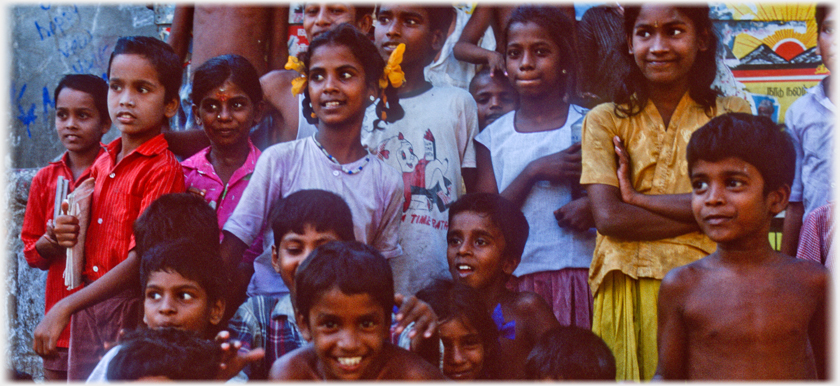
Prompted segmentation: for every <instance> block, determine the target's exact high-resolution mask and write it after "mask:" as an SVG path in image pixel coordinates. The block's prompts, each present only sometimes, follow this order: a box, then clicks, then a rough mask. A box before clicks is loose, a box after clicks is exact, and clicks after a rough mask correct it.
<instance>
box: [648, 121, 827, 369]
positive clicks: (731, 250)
mask: <svg viewBox="0 0 840 386" xmlns="http://www.w3.org/2000/svg"><path fill="white" fill-rule="evenodd" d="M686 156H687V158H688V170H689V174H690V178H691V185H692V189H693V190H692V193H691V207H692V211H693V213H694V217H695V219H696V220H697V222H698V223H699V225H700V228H701V230H702V231H703V233H705V234H706V235H707V236H708V237H709V238H711V239H712V240H713V241H715V242H716V243H717V251H715V252H714V253H712V254H711V255H709V256H706V257H704V258H702V259H700V260H698V261H696V262H693V263H690V264H688V265H684V266H681V267H678V268H675V269H673V270H671V271H670V272H668V274H667V275H665V278H664V279H663V281H662V285H661V287H660V290H659V302H658V315H659V322H658V349H659V365H658V368H657V371H656V374H657V376H658V377H661V378H664V379H669V380H670V379H705V380H712V379H715V380H736V379H739V380H740V379H745V380H746V379H751V380H759V379H763V380H793V379H800V380H801V379H827V373H826V371H827V363H828V360H827V357H828V347H827V344H828V341H827V340H828V339H827V334H826V332H827V331H826V330H827V326H828V322H827V320H826V319H827V316H826V315H827V314H826V312H827V310H826V308H827V297H828V286H829V275H828V272H827V270H826V269H825V268H824V267H822V266H820V265H819V264H817V263H813V262H809V261H803V260H798V259H793V258H791V257H790V256H786V255H784V254H782V253H779V252H776V251H774V250H773V248H772V247H771V246H770V241H769V239H768V237H767V235H768V232H769V229H770V221H771V220H772V218H773V217H774V216H775V215H776V214H777V213H779V212H781V211H782V210H784V209H785V207H786V206H787V204H788V197H789V195H790V183H791V181H792V180H793V175H794V161H795V153H794V149H793V143H792V141H791V140H790V137H789V136H788V135H787V133H785V132H783V131H782V130H781V129H780V127H779V126H778V125H776V124H775V123H773V121H771V120H770V119H768V118H766V117H756V116H752V115H750V114H744V113H731V114H726V115H722V116H719V117H717V118H714V119H712V120H711V121H709V122H708V123H707V124H706V125H704V126H703V127H701V128H700V129H698V130H697V131H695V132H694V133H693V134H692V136H691V140H690V141H689V143H688V148H687V154H686Z"/></svg>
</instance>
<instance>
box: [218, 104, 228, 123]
mask: <svg viewBox="0 0 840 386" xmlns="http://www.w3.org/2000/svg"><path fill="white" fill-rule="evenodd" d="M230 117H231V114H230V107H229V106H228V105H227V103H222V104H221V106H220V107H219V114H218V115H217V116H216V119H219V120H223V121H227V120H230Z"/></svg>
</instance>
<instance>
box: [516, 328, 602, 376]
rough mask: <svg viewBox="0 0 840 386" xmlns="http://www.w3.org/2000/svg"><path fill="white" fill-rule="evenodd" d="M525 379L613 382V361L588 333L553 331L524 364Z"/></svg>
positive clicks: (576, 330) (587, 330)
mask: <svg viewBox="0 0 840 386" xmlns="http://www.w3.org/2000/svg"><path fill="white" fill-rule="evenodd" d="M525 371H526V373H527V377H528V379H533V380H542V381H549V380H552V381H613V380H615V358H613V354H612V352H611V351H610V348H609V347H607V344H606V343H604V341H603V340H601V338H599V337H598V336H597V335H595V334H593V333H592V331H590V330H589V329H584V328H580V327H574V326H561V327H556V328H552V329H551V330H549V331H547V332H546V333H545V334H543V336H542V337H540V341H539V343H537V345H536V346H534V349H533V350H531V353H530V354H528V361H527V362H526V363H525Z"/></svg>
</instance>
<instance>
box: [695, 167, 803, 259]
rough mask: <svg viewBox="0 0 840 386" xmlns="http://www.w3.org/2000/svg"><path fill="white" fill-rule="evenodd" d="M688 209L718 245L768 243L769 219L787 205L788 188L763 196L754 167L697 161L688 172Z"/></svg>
mask: <svg viewBox="0 0 840 386" xmlns="http://www.w3.org/2000/svg"><path fill="white" fill-rule="evenodd" d="M691 186H692V192H691V209H692V211H693V212H694V218H695V219H696V220H697V223H698V224H699V225H700V229H701V230H702V231H703V233H705V234H706V235H707V236H709V238H710V239H712V241H714V242H716V243H719V244H732V243H743V242H744V241H745V240H746V241H751V240H758V242H760V243H767V232H768V231H769V228H770V220H771V219H772V217H773V216H775V215H776V214H777V213H779V212H781V211H782V210H783V209H784V208H785V206H787V202H788V196H789V194H790V188H789V187H787V186H785V187H783V188H779V189H777V190H775V191H771V192H769V193H767V194H766V195H765V194H764V178H762V176H761V173H760V172H759V171H758V169H756V168H755V166H753V165H751V164H749V163H747V162H745V161H743V160H741V159H740V158H736V157H730V158H726V159H724V160H721V161H718V162H708V161H702V160H701V161H697V163H695V164H694V167H693V168H692V170H691Z"/></svg>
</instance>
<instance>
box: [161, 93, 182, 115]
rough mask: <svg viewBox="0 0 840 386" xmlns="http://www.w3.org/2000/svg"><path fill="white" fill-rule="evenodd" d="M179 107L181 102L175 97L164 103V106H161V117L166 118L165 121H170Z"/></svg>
mask: <svg viewBox="0 0 840 386" xmlns="http://www.w3.org/2000/svg"><path fill="white" fill-rule="evenodd" d="M180 105H181V101H179V100H178V97H177V96H176V97H175V98H172V99H170V100H169V101H168V102H166V104H165V105H163V115H164V116H165V117H166V119H171V118H172V117H174V116H175V114H177V113H178V106H180Z"/></svg>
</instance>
